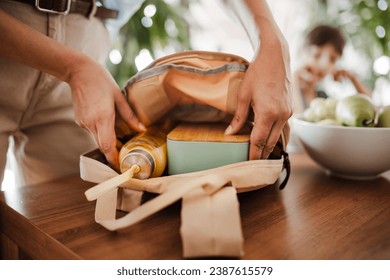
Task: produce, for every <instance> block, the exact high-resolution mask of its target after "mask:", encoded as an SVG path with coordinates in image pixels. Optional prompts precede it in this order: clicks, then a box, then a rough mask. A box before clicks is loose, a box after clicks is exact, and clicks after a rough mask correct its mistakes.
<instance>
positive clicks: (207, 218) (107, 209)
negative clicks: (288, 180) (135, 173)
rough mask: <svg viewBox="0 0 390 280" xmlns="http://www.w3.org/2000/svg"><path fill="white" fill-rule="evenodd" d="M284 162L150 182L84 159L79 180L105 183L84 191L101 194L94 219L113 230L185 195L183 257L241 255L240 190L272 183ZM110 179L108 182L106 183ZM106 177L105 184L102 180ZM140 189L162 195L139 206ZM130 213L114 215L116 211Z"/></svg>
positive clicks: (262, 162) (236, 166)
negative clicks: (120, 216) (237, 194)
mask: <svg viewBox="0 0 390 280" xmlns="http://www.w3.org/2000/svg"><path fill="white" fill-rule="evenodd" d="M282 167H283V160H282V159H280V160H257V161H246V162H240V163H235V164H231V165H226V166H222V167H218V168H214V169H208V170H204V171H199V172H193V173H187V174H180V175H174V176H164V177H158V178H152V179H147V180H138V179H134V178H130V177H131V176H130V172H129V173H124V174H122V175H118V174H117V173H116V172H115V171H113V170H112V169H110V168H109V167H108V166H106V165H105V164H104V163H103V162H100V161H98V160H97V159H96V155H94V154H86V155H83V156H82V157H81V161H80V171H81V178H83V179H84V180H87V181H91V182H96V183H101V182H103V183H101V184H98V185H96V186H95V187H92V188H91V189H89V190H87V191H86V195H87V197H88V199H91V200H93V199H95V198H97V203H96V210H95V220H96V222H97V223H99V224H101V225H102V226H104V227H105V228H107V229H109V230H118V229H121V228H125V227H129V226H131V225H133V224H135V223H137V222H139V221H141V220H142V219H145V218H146V217H148V216H150V215H152V214H153V213H156V212H158V211H159V210H161V209H163V208H165V207H167V206H168V205H170V204H172V203H174V202H176V201H178V200H179V199H182V198H183V201H182V213H181V215H182V226H181V235H182V242H183V249H184V252H183V253H184V256H185V257H189V258H191V257H205V256H231V257H239V256H241V255H242V251H243V250H242V246H243V235H242V232H241V222H240V215H239V205H238V200H237V196H236V192H242V191H251V190H254V189H259V188H262V187H264V186H267V185H270V184H273V183H274V182H275V181H276V180H277V178H278V176H279V174H280V172H281V170H282ZM107 180H108V181H107ZM104 181H106V182H104ZM142 191H148V192H154V193H160V195H159V196H157V197H156V198H154V199H152V200H150V201H148V202H146V203H144V204H142V205H141V195H142ZM117 209H121V210H124V211H127V212H129V213H128V214H127V215H125V216H124V217H122V218H119V219H116V210H117Z"/></svg>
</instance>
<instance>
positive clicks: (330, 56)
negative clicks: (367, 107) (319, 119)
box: [293, 25, 370, 113]
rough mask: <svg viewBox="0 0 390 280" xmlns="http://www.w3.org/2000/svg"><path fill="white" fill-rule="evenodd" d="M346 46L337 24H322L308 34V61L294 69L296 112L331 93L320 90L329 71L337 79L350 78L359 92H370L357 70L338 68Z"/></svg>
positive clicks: (306, 43) (306, 52)
mask: <svg viewBox="0 0 390 280" xmlns="http://www.w3.org/2000/svg"><path fill="white" fill-rule="evenodd" d="M344 46H345V37H344V36H343V34H342V33H341V31H340V30H339V29H338V28H336V27H332V26H329V25H318V26H316V27H314V28H313V29H312V30H311V31H310V32H309V33H308V34H307V35H306V38H305V49H306V50H305V55H306V61H305V63H304V65H303V66H302V67H301V68H299V69H298V70H297V71H296V72H295V73H294V93H293V99H294V113H301V112H303V111H304V110H305V109H306V108H307V107H308V106H309V104H310V101H311V100H313V99H314V98H315V97H324V98H326V97H327V94H326V93H325V92H324V91H320V90H318V84H319V82H320V81H321V80H322V79H323V78H325V77H326V76H328V75H331V77H333V79H334V80H335V81H341V79H348V80H350V81H351V82H352V84H353V86H354V87H355V89H356V92H358V93H362V94H366V95H370V92H369V91H368V90H367V89H366V88H365V87H364V86H363V84H361V82H360V81H359V80H358V79H357V77H356V76H355V75H354V74H353V73H351V72H348V71H346V70H342V69H336V67H335V65H336V62H337V61H338V60H339V59H340V58H341V56H342V54H343V49H344Z"/></svg>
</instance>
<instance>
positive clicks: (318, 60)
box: [307, 44, 340, 79]
mask: <svg viewBox="0 0 390 280" xmlns="http://www.w3.org/2000/svg"><path fill="white" fill-rule="evenodd" d="M339 58H340V54H339V53H338V52H337V51H336V49H335V47H334V46H333V45H331V44H326V45H323V46H310V47H309V51H308V56H307V59H308V61H307V62H308V64H309V65H310V68H311V69H312V71H313V72H314V73H313V74H315V75H316V76H317V77H318V78H319V79H322V78H324V77H325V76H326V75H328V74H330V73H333V71H334V70H335V64H336V62H337V60H338V59H339Z"/></svg>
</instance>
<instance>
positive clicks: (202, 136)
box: [168, 123, 250, 143]
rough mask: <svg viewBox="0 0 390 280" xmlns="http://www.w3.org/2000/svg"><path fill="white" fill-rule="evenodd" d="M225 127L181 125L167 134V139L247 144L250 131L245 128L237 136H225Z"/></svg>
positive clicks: (197, 124) (223, 125) (201, 124)
mask: <svg viewBox="0 0 390 280" xmlns="http://www.w3.org/2000/svg"><path fill="white" fill-rule="evenodd" d="M227 126H228V125H227V124H224V123H181V124H179V125H177V126H176V127H175V128H174V129H173V130H172V131H171V132H170V133H169V134H168V139H169V140H174V141H192V142H231V143H243V142H249V138H250V135H249V134H250V130H249V129H248V128H247V127H246V128H244V130H243V131H242V132H241V133H239V134H235V135H225V134H224V132H225V129H226V128H227Z"/></svg>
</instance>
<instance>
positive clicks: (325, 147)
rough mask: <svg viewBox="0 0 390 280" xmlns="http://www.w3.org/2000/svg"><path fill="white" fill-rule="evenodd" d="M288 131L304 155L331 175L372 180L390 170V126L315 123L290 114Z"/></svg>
mask: <svg viewBox="0 0 390 280" xmlns="http://www.w3.org/2000/svg"><path fill="white" fill-rule="evenodd" d="M292 132H293V133H294V134H295V135H296V136H297V138H298V139H299V141H300V143H301V144H302V146H303V148H304V150H305V151H306V152H307V153H308V155H309V156H310V157H311V158H312V159H313V160H314V161H315V162H317V163H318V164H319V165H321V166H322V167H323V168H325V169H326V170H327V171H328V172H329V173H331V174H333V175H336V176H339V177H344V178H350V179H374V178H377V177H378V176H379V175H380V174H381V173H383V172H385V171H387V170H390V128H383V127H363V128H362V127H346V126H333V125H318V124H315V123H312V122H307V121H304V120H303V119H302V116H294V117H292Z"/></svg>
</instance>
